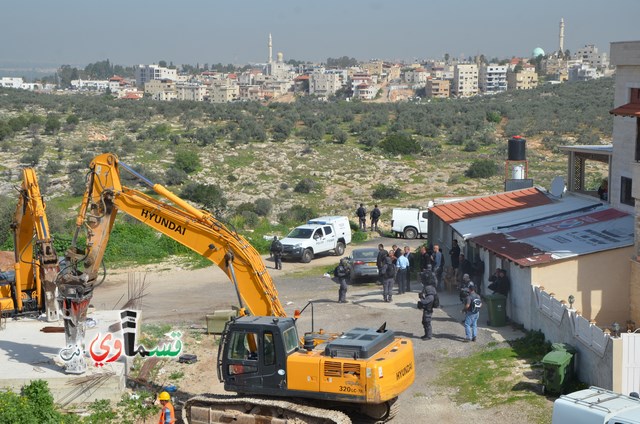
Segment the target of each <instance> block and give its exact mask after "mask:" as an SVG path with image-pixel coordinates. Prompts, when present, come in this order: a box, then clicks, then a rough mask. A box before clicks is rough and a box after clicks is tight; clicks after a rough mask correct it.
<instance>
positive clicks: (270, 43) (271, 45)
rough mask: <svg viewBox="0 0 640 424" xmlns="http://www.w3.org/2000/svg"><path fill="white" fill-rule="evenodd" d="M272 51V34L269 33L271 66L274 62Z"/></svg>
mask: <svg viewBox="0 0 640 424" xmlns="http://www.w3.org/2000/svg"><path fill="white" fill-rule="evenodd" d="M272 50H273V43H272V42H271V33H269V64H271V62H272V61H273V56H272Z"/></svg>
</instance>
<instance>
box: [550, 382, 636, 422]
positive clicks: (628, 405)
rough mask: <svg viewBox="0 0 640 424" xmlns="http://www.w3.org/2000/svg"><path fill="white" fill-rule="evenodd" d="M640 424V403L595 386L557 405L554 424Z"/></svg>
mask: <svg viewBox="0 0 640 424" xmlns="http://www.w3.org/2000/svg"><path fill="white" fill-rule="evenodd" d="M572 423H575V424H640V399H639V398H638V397H635V396H627V395H622V394H620V393H615V392H612V391H610V390H606V389H601V388H599V387H595V386H591V387H589V388H588V389H585V390H579V391H577V392H573V393H569V394H568V395H562V396H560V397H559V398H558V399H556V401H555V402H554V403H553V417H552V419H551V424H572Z"/></svg>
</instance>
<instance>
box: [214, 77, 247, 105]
mask: <svg viewBox="0 0 640 424" xmlns="http://www.w3.org/2000/svg"><path fill="white" fill-rule="evenodd" d="M239 98H240V86H239V85H238V84H235V83H234V82H232V81H231V80H221V81H214V82H213V83H212V84H211V87H209V101H210V102H211V103H229V102H232V101H234V100H238V99H239Z"/></svg>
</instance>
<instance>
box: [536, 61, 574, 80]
mask: <svg viewBox="0 0 640 424" xmlns="http://www.w3.org/2000/svg"><path fill="white" fill-rule="evenodd" d="M541 67H542V72H543V73H545V74H547V76H548V77H551V78H553V79H555V80H556V81H560V82H562V81H566V80H568V79H569V67H568V62H567V60H566V59H565V58H564V57H559V56H550V57H548V58H546V59H543V60H542V62H541Z"/></svg>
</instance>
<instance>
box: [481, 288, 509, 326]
mask: <svg viewBox="0 0 640 424" xmlns="http://www.w3.org/2000/svg"><path fill="white" fill-rule="evenodd" d="M484 300H485V302H486V303H487V306H488V308H487V309H489V320H488V321H487V324H488V325H490V326H492V327H504V326H505V325H507V297H506V296H503V295H501V294H499V293H493V294H488V295H485V297H484Z"/></svg>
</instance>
